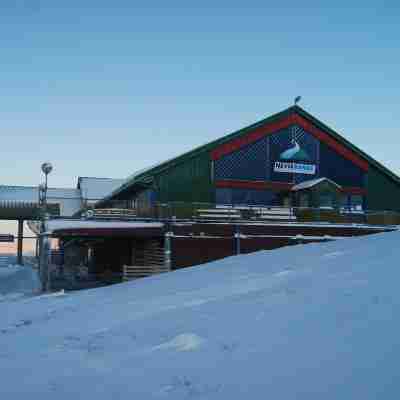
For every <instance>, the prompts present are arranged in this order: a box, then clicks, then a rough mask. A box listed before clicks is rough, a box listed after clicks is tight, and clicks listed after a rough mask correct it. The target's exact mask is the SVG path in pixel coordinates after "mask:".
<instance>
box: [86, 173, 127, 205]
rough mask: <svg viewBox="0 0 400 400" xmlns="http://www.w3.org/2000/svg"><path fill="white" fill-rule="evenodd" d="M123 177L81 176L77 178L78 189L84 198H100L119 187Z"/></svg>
mask: <svg viewBox="0 0 400 400" xmlns="http://www.w3.org/2000/svg"><path fill="white" fill-rule="evenodd" d="M124 182H125V179H113V178H96V177H87V176H82V177H79V178H78V189H79V190H80V193H81V196H82V198H83V199H85V200H94V201H96V200H101V199H103V198H104V197H106V196H107V195H108V194H110V193H111V192H113V191H114V190H115V189H117V188H118V187H120V186H121V185H122V184H123V183H124Z"/></svg>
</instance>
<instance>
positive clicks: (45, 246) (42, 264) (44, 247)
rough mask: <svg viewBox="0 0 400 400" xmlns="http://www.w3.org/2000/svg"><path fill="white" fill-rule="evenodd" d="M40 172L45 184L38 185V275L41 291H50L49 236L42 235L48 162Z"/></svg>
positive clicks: (45, 214)
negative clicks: (40, 217) (40, 212)
mask: <svg viewBox="0 0 400 400" xmlns="http://www.w3.org/2000/svg"><path fill="white" fill-rule="evenodd" d="M41 169H42V172H43V173H44V175H45V182H44V183H41V184H40V185H39V203H40V205H41V208H42V228H41V232H42V234H41V235H40V239H39V240H40V245H39V248H40V256H39V257H40V259H39V274H40V279H41V281H42V289H43V290H44V291H45V290H50V265H49V257H50V247H51V244H50V238H49V235H47V234H44V233H43V230H44V229H45V227H44V224H45V220H46V218H47V189H48V186H47V181H48V175H49V174H50V172H51V171H52V170H53V166H52V165H51V164H50V163H49V162H45V163H43V164H42V166H41Z"/></svg>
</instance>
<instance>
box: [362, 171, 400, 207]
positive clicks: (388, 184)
mask: <svg viewBox="0 0 400 400" xmlns="http://www.w3.org/2000/svg"><path fill="white" fill-rule="evenodd" d="M367 188H368V194H367V205H366V206H367V208H368V209H369V210H387V211H400V185H399V184H398V183H396V182H395V181H394V180H393V179H391V178H390V177H389V176H388V175H386V174H383V173H382V172H381V171H379V170H378V169H377V168H375V167H373V166H371V167H370V169H369V171H368V177H367Z"/></svg>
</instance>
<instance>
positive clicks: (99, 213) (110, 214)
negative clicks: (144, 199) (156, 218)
mask: <svg viewBox="0 0 400 400" xmlns="http://www.w3.org/2000/svg"><path fill="white" fill-rule="evenodd" d="M86 215H87V217H89V218H107V219H110V218H116V219H121V218H124V217H136V210H135V209H132V208H130V209H127V208H95V209H93V210H89V211H87V212H86Z"/></svg>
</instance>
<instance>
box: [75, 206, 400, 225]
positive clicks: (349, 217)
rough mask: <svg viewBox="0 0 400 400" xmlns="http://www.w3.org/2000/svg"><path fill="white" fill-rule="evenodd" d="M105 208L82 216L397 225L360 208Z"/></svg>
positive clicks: (395, 219)
mask: <svg viewBox="0 0 400 400" xmlns="http://www.w3.org/2000/svg"><path fill="white" fill-rule="evenodd" d="M110 206H111V207H110V208H108V209H95V208H93V207H87V209H86V210H85V211H84V212H83V213H82V217H83V218H89V219H91V218H96V219H97V218H101V219H127V220H131V219H132V220H138V219H140V220H163V221H175V220H188V221H202V222H230V223H233V222H235V221H236V222H238V221H241V222H242V221H250V222H285V223H295V222H296V223H299V222H313V223H319V222H320V223H338V224H343V223H345V224H370V225H384V226H387V225H400V212H397V211H390V210H361V209H359V208H356V207H348V206H343V207H318V208H316V207H290V206H277V205H272V206H267V205H249V204H215V203H205V202H178V201H176V202H168V203H153V204H150V203H147V202H135V203H132V202H130V204H128V202H127V204H126V207H125V206H124V205H123V204H122V203H121V201H118V202H117V203H115V207H114V204H110Z"/></svg>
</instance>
